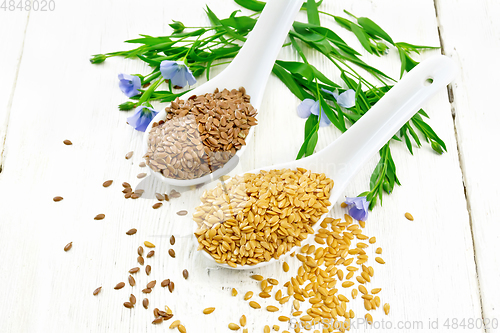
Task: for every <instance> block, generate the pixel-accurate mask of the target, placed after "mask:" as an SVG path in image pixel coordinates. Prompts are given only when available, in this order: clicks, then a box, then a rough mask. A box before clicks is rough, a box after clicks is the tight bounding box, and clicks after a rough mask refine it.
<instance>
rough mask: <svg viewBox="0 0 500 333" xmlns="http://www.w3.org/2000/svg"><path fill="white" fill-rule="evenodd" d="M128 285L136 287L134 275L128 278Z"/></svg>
mask: <svg viewBox="0 0 500 333" xmlns="http://www.w3.org/2000/svg"><path fill="white" fill-rule="evenodd" d="M128 283H129V284H130V286H131V287H133V286H135V279H134V277H133V276H132V275H129V276H128Z"/></svg>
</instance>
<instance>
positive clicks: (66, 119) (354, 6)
mask: <svg viewBox="0 0 500 333" xmlns="http://www.w3.org/2000/svg"><path fill="white" fill-rule="evenodd" d="M204 3H205V2H204V1H201V0H200V1H190V2H189V4H188V5H185V6H183V7H180V6H176V7H173V6H167V5H165V3H164V2H161V1H148V2H144V3H141V5H140V6H139V5H137V4H135V3H133V2H132V1H129V2H126V1H121V2H120V3H119V4H118V2H104V3H103V2H97V1H90V2H86V3H77V2H75V3H61V4H60V5H59V3H58V7H57V10H56V11H55V12H53V13H38V14H37V13H32V17H31V18H30V23H29V27H28V34H27V39H26V44H25V54H24V60H23V65H22V67H21V68H20V72H19V79H18V87H17V89H16V95H15V96H14V100H13V104H12V110H13V112H12V117H11V122H10V130H9V139H8V141H7V148H8V150H7V152H8V154H7V155H6V160H5V165H4V172H3V173H2V174H0V188H2V191H0V205H1V212H2V214H1V219H2V223H0V243H1V244H2V246H1V247H0V251H1V253H0V255H1V257H2V258H7V259H6V264H7V265H8V267H9V274H3V275H1V277H0V285H2V286H3V287H4V291H5V292H4V297H3V302H1V303H0V316H1V319H2V326H0V331H5V332H12V331H16V332H33V331H43V332H45V331H50V332H62V331H66V330H67V328H68V327H71V331H74V332H88V331H92V332H109V331H112V332H114V331H117V332H118V331H119V332H122V331H127V330H128V331H134V332H135V331H143V332H151V331H157V330H163V329H165V326H159V327H155V326H153V325H151V324H150V322H151V320H152V319H153V318H152V314H151V311H146V310H144V309H142V308H141V306H140V305H138V306H137V308H136V309H134V310H133V311H130V310H128V309H125V308H124V307H123V306H122V303H123V302H124V301H126V300H127V297H128V295H129V293H130V291H131V288H130V287H126V288H124V289H122V290H120V291H115V290H113V289H112V288H113V286H114V285H115V284H116V283H118V282H119V281H124V282H125V281H126V279H127V275H128V274H126V271H127V270H128V269H130V268H131V267H133V266H136V263H135V260H136V248H137V246H139V245H140V244H141V242H142V241H144V240H150V241H152V242H153V243H155V244H156V245H157V249H156V251H157V254H156V255H155V256H154V257H153V258H151V259H150V262H151V265H152V267H153V270H152V275H151V277H150V279H156V280H157V281H158V282H160V281H161V280H163V279H164V278H171V279H173V280H174V281H175V283H176V289H175V291H174V293H172V294H170V293H168V292H166V291H165V290H162V288H161V287H158V286H157V287H156V288H155V290H154V292H153V293H152V294H151V295H150V296H149V297H148V298H149V299H150V303H151V308H150V309H152V308H154V307H156V306H158V307H163V306H164V305H168V306H170V307H171V308H172V309H173V310H174V313H175V315H176V318H177V319H180V320H181V321H182V322H183V323H184V325H185V326H186V328H187V329H188V332H201V331H204V332H221V331H225V330H227V324H228V323H229V322H237V320H238V318H239V317H240V316H241V315H242V314H245V315H246V316H247V318H248V327H249V329H250V331H257V332H258V331H262V328H263V326H264V325H265V324H270V325H271V324H274V323H277V324H278V322H277V320H276V318H277V317H278V315H280V314H288V313H289V309H290V305H286V306H284V307H283V308H282V312H281V313H276V314H270V313H268V312H266V311H264V310H262V311H255V310H252V309H251V308H250V307H249V306H248V305H247V304H245V302H243V300H242V297H243V294H244V293H245V292H246V291H247V290H253V291H254V292H256V291H257V290H258V286H257V284H256V283H255V281H252V280H250V279H249V278H248V276H249V274H251V273H250V272H233V271H228V270H224V269H217V268H214V267H213V266H211V265H210V264H209V263H207V262H205V261H204V260H202V258H200V256H199V254H196V253H195V251H194V247H195V245H194V241H193V239H192V237H191V236H190V235H191V231H192V223H191V221H190V219H189V217H188V216H186V217H179V216H177V215H176V214H175V212H177V211H178V210H181V209H188V210H190V211H192V209H193V208H194V207H195V206H196V205H197V203H198V198H199V195H200V193H201V191H202V190H203V189H197V190H189V189H178V190H179V191H181V192H182V197H181V198H179V199H176V200H171V201H170V202H169V203H168V204H167V205H164V207H162V208H161V209H158V210H153V209H151V205H152V204H153V203H154V202H155V201H154V200H152V199H148V196H145V198H143V199H141V200H136V201H131V200H129V201H125V200H124V199H123V198H122V197H121V195H122V194H121V193H120V192H119V191H120V190H121V186H120V183H121V182H123V181H128V182H130V183H131V184H133V185H135V184H137V183H139V182H138V181H137V180H136V179H135V175H136V174H137V173H139V172H140V168H139V167H138V163H139V161H140V160H141V158H140V157H141V154H140V146H141V135H140V134H139V133H134V132H133V131H132V129H131V128H130V127H129V126H127V125H126V124H125V119H126V116H127V115H126V114H125V113H120V112H118V111H117V110H116V105H117V104H118V103H120V102H122V101H124V100H125V99H124V98H123V96H122V94H121V92H120V91H119V90H118V88H117V79H116V75H117V74H118V73H119V72H121V71H123V72H128V73H136V72H141V73H146V68H145V67H144V66H143V65H142V64H140V63H139V62H137V61H131V60H122V59H111V60H109V61H107V62H106V63H105V64H103V65H100V66H92V65H90V64H88V62H87V59H88V56H89V55H90V54H94V53H100V52H106V51H111V50H117V49H121V48H123V47H124V45H123V44H122V43H121V41H122V40H125V39H128V38H133V37H135V36H137V34H139V33H147V34H151V35H159V34H163V33H169V31H170V30H168V27H167V23H168V22H170V20H171V19H178V20H181V21H183V22H184V23H185V24H186V25H190V26H194V25H199V24H200V23H201V24H207V23H208V20H207V19H206V17H205V14H204V12H203V5H204ZM208 5H209V6H210V7H211V8H212V9H213V10H214V11H215V12H216V13H217V14H218V15H220V16H221V17H225V16H227V15H229V14H230V13H231V12H232V11H233V10H234V9H236V8H237V6H236V5H234V4H232V3H229V2H224V3H222V2H220V1H215V0H213V1H209V2H208ZM408 5H410V6H411V8H410V9H408ZM95 8H99V11H96V10H95ZM323 8H324V9H325V10H327V11H329V12H333V13H336V14H339V15H341V13H342V9H348V10H349V11H351V12H353V13H355V14H357V15H360V16H363V15H366V16H369V17H371V18H373V19H374V20H375V21H377V22H380V23H381V24H382V26H383V27H384V28H385V29H386V30H387V31H388V32H389V33H391V34H392V35H393V36H394V37H395V39H396V40H405V41H408V42H412V43H415V44H433V45H437V44H438V43H439V40H438V35H437V29H436V20H435V15H434V7H433V3H432V1H425V2H419V3H418V4H417V3H413V4H408V3H400V2H398V1H395V0H385V1H378V2H377V3H372V2H371V1H368V0H363V1H345V2H342V3H339V2H333V1H331V2H326V3H325V4H324V5H323ZM408 10H409V11H410V12H411V13H412V15H411V17H408V16H404V15H402V13H407V12H408ZM145 17H147V20H146V19H145V20H141V19H140V18H145ZM300 19H302V20H303V19H305V15H304V14H303V13H302V14H301V15H300ZM89 22H92V24H88V23H89ZM322 22H323V24H324V25H326V26H329V27H332V28H334V29H335V31H338V32H339V34H341V35H342V37H345V39H346V40H347V41H348V42H349V43H352V44H353V45H355V46H356V47H357V49H360V48H359V47H358V44H357V43H356V42H355V41H354V39H353V38H352V36H350V35H349V34H348V33H347V32H345V31H342V29H340V28H339V27H338V26H336V24H335V23H334V22H333V20H332V19H328V18H324V17H323V21H322ZM60 27H65V29H61V28H60ZM84 27H85V28H84ZM47 36H51V37H47ZM125 47H126V46H125ZM40 49H43V50H47V51H46V52H39V50H40ZM360 51H361V50H360ZM64 57H67V58H64ZM280 57H282V58H284V59H293V57H294V55H293V54H292V53H291V52H290V51H288V50H284V51H283V52H282V54H281V55H280ZM368 59H369V62H371V63H373V64H376V65H377V66H378V65H379V64H380V67H382V68H383V69H384V70H386V71H387V72H388V73H389V74H391V75H393V76H397V74H398V73H399V69H398V67H399V65H398V64H397V55H396V54H395V52H394V51H392V52H391V53H390V54H389V56H388V57H387V58H386V59H378V58H374V57H368ZM312 63H314V64H315V65H316V66H317V67H318V68H319V69H320V70H326V71H327V73H328V74H329V75H331V77H336V76H338V73H337V72H335V70H334V68H333V67H332V66H331V65H330V64H327V63H326V62H325V61H324V59H322V58H320V57H317V56H314V57H313V59H312ZM40 64H43V65H42V66H41V65H40ZM33 75H36V76H38V77H46V78H47V82H46V84H45V85H44V86H42V87H38V88H37V89H33V83H32V77H33ZM28 92H29V93H30V99H26V98H25V96H26V95H25V94H26V93H28ZM33 101H36V105H37V107H36V108H33V107H31V106H32V104H33ZM297 105H298V100H296V99H295V98H294V97H293V96H291V94H290V93H289V92H288V91H287V89H286V88H285V87H284V86H283V85H282V84H281V83H280V82H279V81H278V80H277V79H276V78H274V77H271V78H270V81H269V84H268V93H267V94H266V96H265V99H264V102H263V104H262V107H261V110H260V111H261V117H260V125H259V126H258V127H257V131H256V135H255V137H254V140H253V142H251V143H250V147H249V149H247V153H246V154H247V155H246V156H245V157H244V158H243V160H242V161H241V163H240V165H239V167H238V168H237V169H236V170H235V171H234V172H241V171H244V170H249V169H253V168H255V167H258V166H259V165H262V166H263V165H268V164H270V163H278V162H283V161H287V160H290V159H293V158H294V157H295V155H296V152H297V151H298V148H299V146H300V143H301V142H302V135H301V133H302V131H303V121H302V120H300V119H298V118H297V117H296V116H295V108H296V106H297ZM426 111H427V112H428V113H429V114H430V115H431V117H432V119H431V124H432V126H433V127H434V128H435V129H436V131H437V132H438V133H439V134H440V135H441V136H442V138H443V139H444V140H445V141H446V143H447V145H448V151H449V153H447V154H444V155H443V156H437V155H435V154H434V153H432V151H431V150H430V148H428V147H426V148H423V149H421V150H419V151H417V152H415V156H410V154H408V153H407V152H406V150H405V148H404V145H403V144H396V145H395V147H394V149H393V155H394V159H395V161H396V163H397V165H398V172H399V176H400V180H401V181H402V183H403V186H402V187H400V188H397V189H396V190H395V193H394V194H393V195H391V196H390V197H387V198H385V201H384V206H383V208H380V207H378V208H377V209H376V210H375V211H374V212H373V213H372V214H371V216H370V218H369V221H368V223H367V225H368V226H367V234H368V235H373V236H377V239H378V242H377V245H378V246H381V247H383V249H384V254H383V257H384V259H385V260H386V261H387V264H386V265H385V266H383V267H380V265H379V266H374V267H375V268H376V276H375V279H374V282H373V286H374V287H375V286H378V287H382V288H383V293H382V294H381V297H382V302H389V303H390V304H391V314H390V316H389V317H385V316H384V315H383V314H382V312H381V311H378V312H377V313H376V314H374V318H375V320H376V321H379V320H381V319H384V320H385V321H386V322H387V321H388V320H389V321H390V322H391V323H392V325H394V326H393V327H395V326H396V325H398V323H400V322H401V323H406V322H407V321H409V322H410V324H409V325H412V323H411V322H422V325H424V329H428V323H429V321H430V320H436V319H439V324H440V326H439V329H440V331H447V329H446V327H443V326H442V325H443V323H444V322H445V320H446V319H447V318H450V319H451V318H469V317H475V318H477V317H480V316H481V311H480V304H479V296H478V295H479V294H478V289H477V280H476V271H475V265H474V260H473V248H472V242H471V232H470V228H469V223H468V214H467V210H466V202H465V198H464V195H463V187H462V184H461V172H460V168H459V163H458V155H457V148H456V144H455V136H454V128H453V122H452V119H451V115H450V106H449V103H448V100H447V94H446V92H445V91H443V92H442V93H441V94H439V96H437V97H436V98H435V99H434V100H433V101H432V102H430V103H429V104H428V105H427V106H426ZM337 136H338V133H337V131H335V130H333V128H328V129H322V130H321V133H320V141H319V145H318V149H321V148H322V147H324V146H325V145H326V144H327V143H328V142H331V140H333V139H334V138H335V137H337ZM64 139H70V140H72V141H73V143H74V145H73V146H64V145H63V144H62V140H64ZM270 142H272V143H273V144H272V145H270V144H269V143H270ZM130 150H134V151H135V152H136V153H135V154H134V157H133V158H132V159H131V160H129V161H126V160H125V159H124V158H123V157H124V155H125V153H126V152H128V151H130ZM375 163H376V159H373V160H372V161H371V163H370V165H368V166H367V167H366V168H364V169H363V171H362V172H361V173H360V175H359V177H357V178H356V179H355V180H354V181H353V183H352V185H351V186H350V187H349V188H348V189H347V190H346V195H349V196H353V195H357V194H358V193H359V192H361V191H363V190H365V189H366V188H367V185H368V179H369V175H370V172H371V170H372V169H373V167H374V165H375ZM429 170H432V172H430V171H429ZM107 179H113V180H114V181H115V183H114V184H113V185H112V186H111V187H110V188H107V189H104V188H102V187H101V183H102V182H103V181H104V180H107ZM150 186H151V187H152V188H154V189H155V191H164V190H167V188H166V187H164V186H163V187H162V186H160V185H159V184H157V183H153V184H151V185H150ZM56 195H61V196H63V197H64V198H65V199H64V200H63V201H62V202H59V203H54V202H52V197H53V196H56ZM33 196H36V197H35V200H32V198H33ZM149 197H150V196H149ZM443 207H447V208H449V209H443ZM406 211H410V212H411V213H412V214H413V215H414V216H415V221H414V222H409V221H407V220H406V219H404V217H403V215H404V213H405V212H406ZM98 213H105V214H106V218H105V219H104V220H102V221H94V220H93V217H94V216H95V215H96V214H98ZM343 213H344V210H342V209H340V208H339V207H338V205H336V207H335V208H334V210H333V212H332V215H333V216H337V217H340V216H341V215H343ZM132 227H136V228H137V229H138V230H139V231H138V233H137V234H136V235H134V236H126V235H125V231H126V230H128V229H130V228H132ZM172 234H174V235H175V236H176V238H177V243H176V245H175V246H174V248H175V250H176V252H177V256H176V259H171V258H169V257H168V255H167V250H168V249H169V248H170V245H169V243H168V239H169V237H170V235H172ZM69 241H73V244H74V246H73V249H72V250H70V252H68V253H65V252H64V251H62V248H63V247H64V245H65V244H66V243H68V242H69ZM450 249H451V250H450ZM450 251H452V253H451V255H450ZM369 254H370V255H371V254H372V253H371V252H370V253H369ZM19 258H22V259H19ZM287 261H288V262H289V263H290V264H291V267H292V269H291V271H290V272H289V273H288V274H284V273H283V272H282V271H281V269H280V268H279V267H276V266H268V267H265V268H263V269H260V270H258V271H256V272H258V273H259V274H262V275H264V276H266V277H267V276H273V277H275V278H277V279H278V280H279V281H280V282H282V283H283V282H285V281H286V279H287V278H289V277H291V276H292V274H293V272H295V271H296V269H297V268H298V264H297V261H296V260H295V259H293V258H289V259H287ZM184 268H187V269H188V270H189V271H190V277H189V280H188V281H183V279H182V277H181V271H182V269H184ZM147 280H148V279H146V276H145V275H144V274H140V275H139V277H138V278H137V281H138V285H139V286H141V287H135V288H133V292H134V294H136V296H139V295H140V296H139V297H138V300H139V302H140V301H141V299H142V294H141V292H140V289H142V286H143V285H144V284H145V282H146V281H147ZM101 285H102V286H103V291H102V293H101V294H100V295H99V296H98V297H94V296H92V295H91V293H92V291H93V290H94V289H95V288H96V287H98V286H101ZM233 287H234V288H236V289H237V290H238V291H239V294H238V296H237V297H231V296H230V289H231V288H233ZM254 297H255V296H254ZM258 301H259V303H261V304H262V305H267V304H272V303H275V302H273V301H271V300H266V301H264V300H262V299H259V300H258ZM208 306H215V307H216V308H217V310H216V312H215V313H214V314H213V315H211V316H204V315H202V314H201V310H202V309H203V308H205V307H208ZM353 308H354V310H355V312H356V314H357V317H362V316H363V315H364V311H363V310H362V308H363V307H362V304H361V303H359V302H356V304H354V305H353ZM32 309H36V311H30V310H32ZM6 314H8V315H6ZM279 324H280V326H281V328H282V329H283V328H284V325H283V323H279ZM416 325H419V324H418V323H416ZM449 330H452V329H451V328H450V329H449ZM356 331H359V332H365V331H380V332H382V331H385V330H384V329H377V330H369V329H365V328H360V329H358V330H356ZM398 331H401V332H418V331H422V329H420V328H419V327H409V328H402V329H399V330H398ZM453 331H454V332H456V331H464V332H465V331H467V332H482V330H480V329H472V330H469V329H467V330H464V329H461V328H459V329H457V330H453Z"/></svg>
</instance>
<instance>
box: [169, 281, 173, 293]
mask: <svg viewBox="0 0 500 333" xmlns="http://www.w3.org/2000/svg"><path fill="white" fill-rule="evenodd" d="M174 288H175V285H174V282H172V281H170V283H169V284H168V291H170V292H173V291H174Z"/></svg>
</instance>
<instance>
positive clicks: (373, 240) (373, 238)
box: [368, 237, 377, 244]
mask: <svg viewBox="0 0 500 333" xmlns="http://www.w3.org/2000/svg"><path fill="white" fill-rule="evenodd" d="M376 241H377V238H376V237H372V238H370V239H369V240H368V242H369V243H370V244H373V243H375V242H376Z"/></svg>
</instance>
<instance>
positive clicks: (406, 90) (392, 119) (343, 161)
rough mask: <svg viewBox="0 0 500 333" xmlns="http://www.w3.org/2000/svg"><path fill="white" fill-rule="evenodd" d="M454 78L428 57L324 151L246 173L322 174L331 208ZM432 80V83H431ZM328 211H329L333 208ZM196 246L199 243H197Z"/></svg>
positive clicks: (450, 69) (440, 61)
mask: <svg viewBox="0 0 500 333" xmlns="http://www.w3.org/2000/svg"><path fill="white" fill-rule="evenodd" d="M455 75H456V66H455V64H454V62H453V61H452V60H451V59H449V58H447V57H445V56H442V55H439V56H434V57H432V58H429V59H427V60H425V61H424V62H422V63H421V64H419V65H418V66H416V67H415V68H414V69H413V70H411V71H410V72H409V73H408V74H406V75H405V76H404V77H403V78H402V80H401V81H400V82H399V83H397V84H396V85H395V86H394V87H393V88H392V89H391V90H390V91H389V92H388V93H387V94H386V95H385V96H384V97H382V98H381V99H380V100H379V101H378V102H377V104H375V105H374V106H373V107H372V108H371V109H370V111H368V112H367V113H366V114H365V115H364V116H363V117H362V118H361V119H360V120H358V121H357V122H356V123H355V124H354V125H352V126H351V127H350V128H349V130H347V131H346V132H345V133H344V134H342V135H341V136H340V137H339V138H338V139H337V140H335V141H334V142H332V143H331V144H330V145H328V146H327V147H326V148H324V149H323V150H321V151H319V152H317V153H316V154H313V155H311V156H309V157H306V158H303V159H301V160H298V161H293V162H288V163H283V164H278V165H271V166H267V167H263V168H258V169H255V170H252V171H248V173H258V172H260V171H261V170H266V171H269V170H275V169H285V168H288V169H296V168H298V167H300V168H304V169H308V170H311V171H312V172H315V173H324V174H325V175H326V176H327V177H328V178H331V179H333V181H334V183H335V185H334V186H333V188H332V190H331V191H330V199H329V200H330V202H331V203H332V205H333V204H335V202H336V201H337V200H338V198H339V197H340V195H341V194H342V192H343V191H344V189H345V188H346V186H347V185H348V184H349V181H350V180H351V179H352V177H354V175H355V174H356V173H357V172H358V171H359V169H360V168H361V167H362V166H363V165H364V164H365V163H366V162H367V161H368V160H369V159H370V158H371V157H372V156H373V155H374V154H375V153H376V152H377V151H378V150H379V149H380V148H382V147H383V146H384V145H385V144H386V143H387V141H389V139H391V138H392V136H393V135H394V134H395V133H396V132H397V131H398V130H399V129H400V128H401V126H403V125H404V124H405V123H406V122H407V121H408V120H409V119H410V118H411V117H412V116H413V115H414V114H415V113H416V112H417V111H418V110H419V109H420V108H421V107H422V105H423V104H424V103H425V102H426V101H427V100H428V99H429V98H431V97H432V96H433V95H434V94H435V93H436V92H438V91H440V90H441V89H443V88H444V87H446V85H447V84H448V83H450V82H451V81H452V80H453V78H454V77H455ZM431 80H432V83H430V81H431ZM327 208H328V210H330V209H331V208H332V206H330V207H327ZM326 215H327V214H324V215H323V216H322V217H321V219H320V220H319V221H318V222H316V223H315V224H314V226H313V229H314V230H315V231H317V230H318V228H319V226H320V224H321V221H322V220H323V219H324V218H325V217H326ZM309 237H314V235H309ZM196 244H198V242H197V241H196ZM296 250H298V247H295V248H293V249H291V250H290V251H288V252H287V253H286V254H284V256H286V255H288V254H290V253H291V252H293V251H296ZM202 253H203V254H204V255H205V256H206V257H207V258H209V260H211V261H212V262H213V263H215V264H216V265H218V266H221V267H225V268H231V269H255V268H259V267H262V266H265V265H268V264H270V263H273V262H276V261H277V260H276V259H271V260H270V261H267V262H261V263H259V264H256V265H253V266H251V265H243V266H241V265H238V267H237V268H232V267H230V266H228V265H226V264H219V263H216V262H215V260H214V259H213V258H212V257H211V256H210V255H209V254H208V253H207V252H205V251H202ZM282 257H283V256H282Z"/></svg>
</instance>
